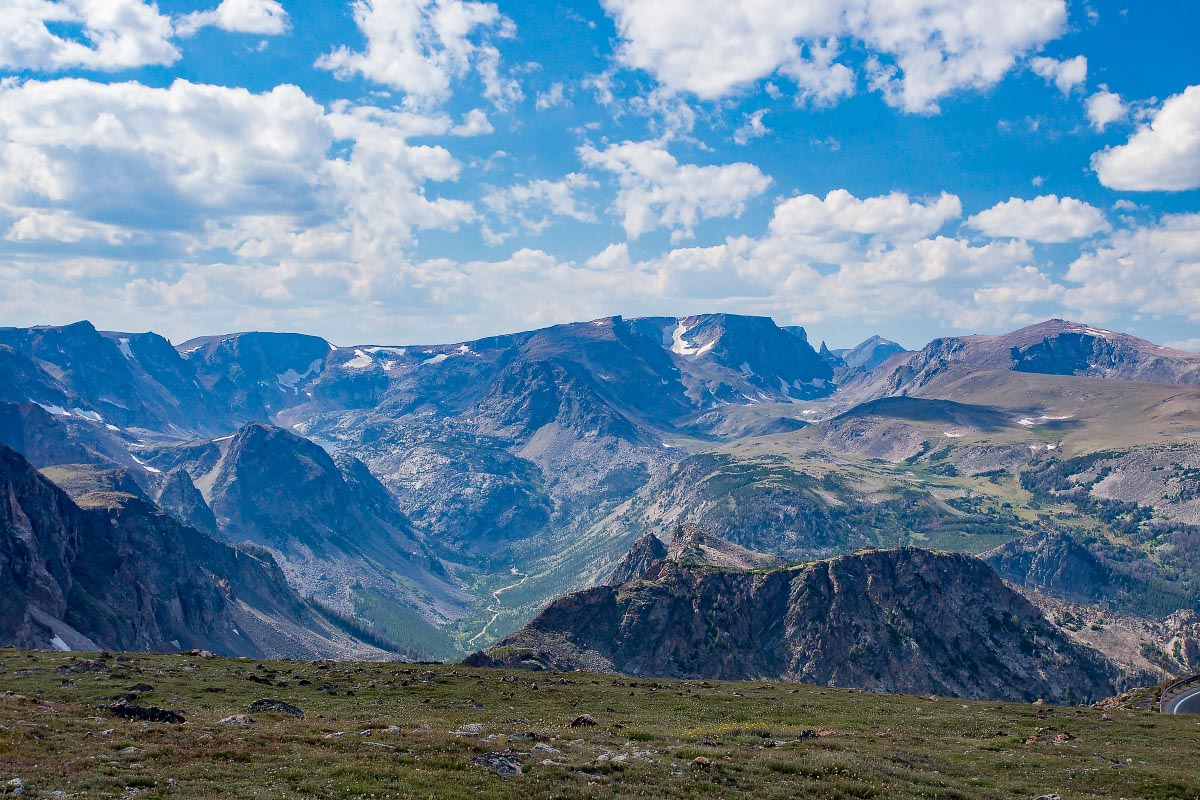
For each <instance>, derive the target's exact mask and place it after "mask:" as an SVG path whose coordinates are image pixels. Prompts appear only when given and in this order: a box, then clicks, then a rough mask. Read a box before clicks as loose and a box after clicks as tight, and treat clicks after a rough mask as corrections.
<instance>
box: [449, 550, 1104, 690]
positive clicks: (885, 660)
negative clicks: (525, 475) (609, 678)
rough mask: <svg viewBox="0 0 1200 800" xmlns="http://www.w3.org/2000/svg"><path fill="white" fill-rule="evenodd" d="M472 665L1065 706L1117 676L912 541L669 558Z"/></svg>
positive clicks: (1011, 595) (967, 568)
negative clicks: (735, 559) (710, 560)
mask: <svg viewBox="0 0 1200 800" xmlns="http://www.w3.org/2000/svg"><path fill="white" fill-rule="evenodd" d="M467 663H468V664H471V665H474V666H505V667H518V668H528V669H555V670H571V669H582V670H588V671H614V672H622V673H626V674H630V675H639V676H650V677H677V678H708V679H766V680H789V681H799V682H804V683H815V684H826V685H832V686H848V687H858V688H863V689H869V690H872V691H882V692H902V693H916V694H938V695H952V696H958V697H966V698H976V699H981V698H989V699H1007V700H1034V699H1037V698H1044V699H1046V700H1047V701H1050V702H1060V703H1065V702H1080V701H1084V700H1095V699H1098V698H1101V697H1106V696H1109V695H1111V694H1113V693H1114V690H1115V688H1116V687H1115V681H1116V679H1117V672H1116V670H1115V669H1114V668H1113V667H1112V666H1111V665H1110V664H1109V663H1108V662H1107V661H1106V660H1105V659H1104V658H1103V657H1102V656H1100V654H1099V653H1096V652H1095V651H1092V650H1090V649H1088V648H1085V647H1082V646H1079V645H1077V644H1074V643H1072V642H1071V641H1070V640H1068V639H1067V638H1066V637H1065V636H1064V635H1063V634H1062V633H1061V632H1060V631H1059V630H1058V629H1057V628H1055V627H1054V626H1052V625H1051V624H1050V623H1049V622H1048V621H1047V620H1046V619H1045V617H1043V616H1042V614H1041V612H1039V611H1038V610H1037V609H1036V608H1035V607H1034V606H1033V605H1032V604H1030V603H1029V601H1027V600H1026V599H1025V598H1023V597H1022V596H1020V595H1019V594H1017V593H1016V592H1014V591H1013V590H1011V589H1009V588H1008V587H1007V586H1006V585H1005V584H1004V583H1003V582H1002V581H1001V580H1000V578H999V577H998V576H997V575H996V574H995V573H994V572H993V571H992V570H991V569H990V568H989V567H988V566H987V565H986V564H985V563H983V562H982V561H979V560H978V559H975V558H972V557H970V556H965V555H958V554H945V553H935V552H932V551H927V550H918V549H911V548H905V549H900V550H877V551H866V552H859V553H855V554H852V555H847V556H841V557H839V558H834V559H829V560H825V561H815V562H809V563H805V564H799V565H796V566H791V567H786V568H780V569H773V570H766V571H740V570H734V569H721V568H714V567H712V566H708V565H688V564H682V563H678V562H676V561H673V560H660V561H658V562H656V563H655V564H654V565H653V566H652V567H651V568H650V570H649V571H648V572H647V573H646V574H645V576H644V577H643V578H641V579H635V580H633V581H630V582H628V583H625V584H623V585H620V586H598V587H595V588H592V589H586V590H584V591H581V592H576V593H574V594H570V595H568V596H566V597H563V598H561V599H560V600H558V601H556V602H554V603H552V604H551V605H550V606H549V607H547V608H546V609H545V611H543V612H542V613H541V614H540V615H539V616H538V617H537V618H536V619H534V620H533V621H532V622H530V623H529V624H528V625H526V626H525V627H524V628H522V629H521V630H519V631H517V632H516V633H514V634H512V635H511V636H509V637H507V638H505V639H503V640H501V641H500V642H499V643H497V644H496V645H495V646H494V647H492V648H490V649H489V650H487V651H484V652H481V653H477V654H475V655H473V656H471V657H470V658H469V659H467Z"/></svg>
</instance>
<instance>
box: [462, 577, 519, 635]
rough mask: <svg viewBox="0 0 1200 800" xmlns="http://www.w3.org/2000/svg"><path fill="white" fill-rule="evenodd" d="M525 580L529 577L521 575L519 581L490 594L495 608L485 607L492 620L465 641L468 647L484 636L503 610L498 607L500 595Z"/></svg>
mask: <svg viewBox="0 0 1200 800" xmlns="http://www.w3.org/2000/svg"><path fill="white" fill-rule="evenodd" d="M527 580H529V576H528V575H522V576H521V580H519V581H517V582H516V583H510V584H509V585H508V586H501V587H500V588H499V589H497V590H496V591H494V592H492V599H493V600H495V602H496V605H495V607H493V606H488V607H487V610H488V611H491V612H492V618H491V619H489V620H488V623H487V625H484V626H483V630H481V631H480V632H479V633H477V634H475V635H474V636H472V637H471V638H470V639H468V640H467V644H468V645H474V644H475V642H476V640H478V639H480V638H481V637H482V636H483V635H484V634H486V633H487V632H488V628H490V627H492V623H493V622H495V621H496V620H498V619H499V618H500V612H501V611H503V610H504V609H503V608H502V607H501V605H500V595H502V594H504V593H505V592H507V591H508V590H509V589H515V588H517V587H518V586H520V585H521V584H523V583H524V582H525V581H527Z"/></svg>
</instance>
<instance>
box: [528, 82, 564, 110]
mask: <svg viewBox="0 0 1200 800" xmlns="http://www.w3.org/2000/svg"><path fill="white" fill-rule="evenodd" d="M535 105H536V107H537V110H538V111H545V110H547V109H550V108H556V107H558V106H569V105H571V101H570V100H568V99H567V98H566V97H565V96H564V94H563V85H562V83H559V82H555V83H552V84H550V88H549V89H547V90H546V91H544V92H540V93H539V94H538V96H537V103H536V104H535Z"/></svg>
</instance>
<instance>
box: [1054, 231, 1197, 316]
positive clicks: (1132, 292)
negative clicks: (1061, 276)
mask: <svg viewBox="0 0 1200 800" xmlns="http://www.w3.org/2000/svg"><path fill="white" fill-rule="evenodd" d="M1066 277H1067V280H1068V281H1069V282H1071V283H1075V284H1077V286H1075V287H1072V288H1070V289H1069V291H1068V292H1067V295H1066V302H1067V304H1068V306H1070V307H1071V308H1073V309H1078V311H1079V312H1080V313H1081V314H1082V315H1083V316H1085V317H1087V318H1089V319H1098V320H1105V319H1112V318H1113V317H1116V316H1122V315H1126V314H1139V313H1141V314H1163V315H1179V316H1182V317H1186V318H1188V319H1190V320H1192V321H1193V322H1197V321H1200V214H1169V215H1166V216H1164V217H1162V218H1161V219H1160V220H1159V221H1158V222H1156V223H1154V224H1151V225H1146V226H1139V227H1134V228H1129V229H1125V230H1119V231H1116V232H1114V233H1113V235H1112V236H1110V237H1109V238H1108V239H1107V240H1105V241H1104V242H1101V243H1100V244H1099V245H1098V246H1097V247H1095V248H1094V249H1092V250H1090V251H1088V252H1085V253H1084V254H1083V255H1081V256H1080V257H1079V258H1078V259H1076V260H1075V261H1074V262H1073V263H1072V264H1071V267H1070V269H1068V270H1067V276H1066Z"/></svg>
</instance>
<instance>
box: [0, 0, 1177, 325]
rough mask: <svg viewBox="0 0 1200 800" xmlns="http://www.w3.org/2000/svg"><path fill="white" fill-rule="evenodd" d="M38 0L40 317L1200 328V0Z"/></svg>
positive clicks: (35, 160) (36, 314)
mask: <svg viewBox="0 0 1200 800" xmlns="http://www.w3.org/2000/svg"><path fill="white" fill-rule="evenodd" d="M0 2H4V5H6V6H8V8H7V9H6V10H5V19H6V25H5V27H4V29H3V30H0V287H2V288H0V314H2V315H3V319H4V321H5V323H6V324H15V325H27V324H36V323H61V322H66V321H71V320H74V319H79V318H85V317H86V318H89V319H92V320H93V321H94V322H95V323H96V324H97V325H99V326H101V327H105V328H116V329H126V330H128V329H134V330H142V329H153V330H156V331H159V332H161V333H163V334H165V335H168V336H170V337H172V338H173V339H174V340H176V341H179V340H182V339H184V338H187V337H190V336H193V335H198V334H201V333H215V332H223V331H231V330H246V329H275V330H302V331H305V332H312V333H317V334H321V335H324V336H326V337H328V338H330V339H332V340H334V341H336V342H339V343H343V344H346V343H351V342H394V343H404V342H432V341H455V340H462V339H467V338H473V337H477V336H482V335H487V334H492V333H497V332H502V331H511V330H517V329H523V328H529V327H534V326H540V325H545V324H552V323H555V322H564V321H571V320H577V319H590V318H594V317H598V316H602V315H608V314H624V315H627V316H633V315H641V314H664V315H684V314H691V313H699V312H705V311H733V312H741V313H755V314H766V315H770V316H773V317H775V319H776V320H777V321H779V322H780V323H781V324H784V323H786V324H801V325H805V326H806V327H808V328H809V330H810V332H811V333H812V335H813V337H814V338H816V339H826V340H828V341H829V342H830V343H831V344H832V345H843V346H845V345H849V344H853V343H854V342H856V341H858V340H860V339H862V338H865V337H866V336H867V335H870V334H873V333H881V334H883V335H885V336H888V337H890V338H894V339H897V340H899V341H901V342H903V343H904V344H906V345H909V346H918V345H920V344H923V343H924V342H925V341H927V340H928V339H930V338H932V337H934V336H937V335H943V334H948V333H961V332H967V331H984V332H988V331H998V330H1004V329H1010V328H1013V327H1016V326H1019V325H1022V324H1026V323H1029V322H1032V321H1036V320H1040V319H1043V318H1046V317H1050V316H1065V317H1069V318H1075V319H1085V320H1087V321H1089V322H1091V323H1093V324H1097V325H1103V326H1106V327H1110V328H1116V329H1122V330H1128V331H1130V332H1133V333H1137V334H1140V335H1143V336H1146V337H1148V338H1152V339H1154V340H1156V341H1160V342H1169V343H1174V344H1177V345H1179V346H1183V347H1188V348H1192V349H1200V329H1198V328H1197V322H1198V321H1200V203H1198V198H1200V194H1198V191H1197V189H1198V187H1200V51H1198V49H1197V48H1196V47H1195V43H1194V34H1195V31H1196V30H1198V29H1200V8H1198V7H1197V6H1196V4H1194V3H1190V2H1183V0H1178V1H1177V2H1162V3H1141V4H1132V3H1129V4H1125V3H1105V2H1074V1H1071V2H1066V1H1065V0H1012V2H1009V3H1004V4H998V3H994V2H992V1H991V0H913V1H912V2H903V3H902V2H898V0H838V1H837V2H821V3H816V2H796V0H756V2H753V3H750V2H735V1H733V0H596V1H595V2H562V3H545V2H519V3H518V2H500V3H483V2H476V1H475V0H391V1H390V2H389V1H388V0H360V2H357V3H353V2H348V3H340V2H321V3H316V2H291V1H290V0H279V1H278V2H277V1H276V0H223V2H222V1H220V0H212V2H210V3H206V4H205V3H201V4H197V3H191V2H167V1H166V0H164V2H160V3H158V4H157V5H155V4H152V3H145V2H142V0H89V1H88V2H84V0H64V1H61V2H48V1H47V0H0Z"/></svg>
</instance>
